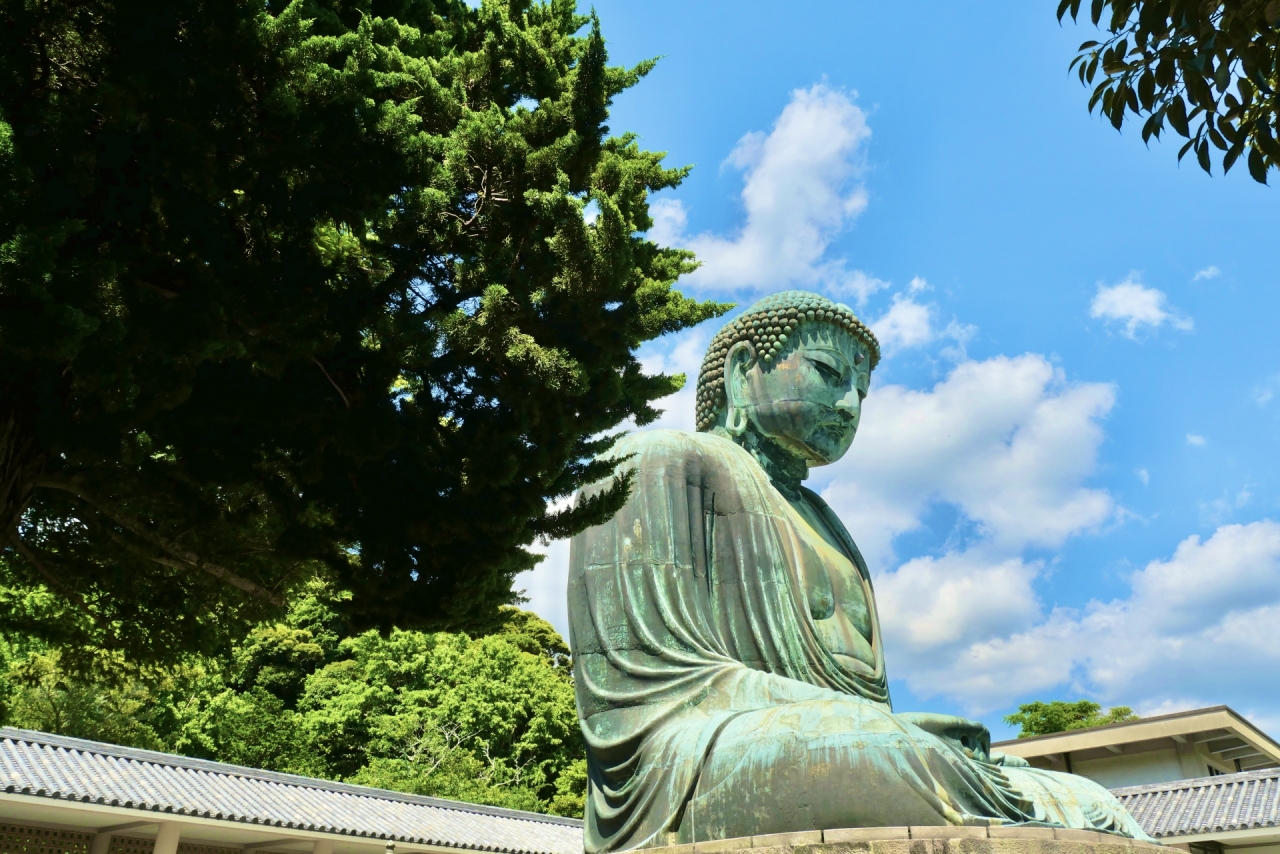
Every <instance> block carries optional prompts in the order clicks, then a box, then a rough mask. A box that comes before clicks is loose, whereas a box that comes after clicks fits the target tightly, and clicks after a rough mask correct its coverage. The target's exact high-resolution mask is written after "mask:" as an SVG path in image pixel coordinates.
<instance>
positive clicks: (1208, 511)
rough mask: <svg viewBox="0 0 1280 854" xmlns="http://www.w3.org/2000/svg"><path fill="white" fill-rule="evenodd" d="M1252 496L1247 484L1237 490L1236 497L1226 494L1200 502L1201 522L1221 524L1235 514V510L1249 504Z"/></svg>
mask: <svg viewBox="0 0 1280 854" xmlns="http://www.w3.org/2000/svg"><path fill="white" fill-rule="evenodd" d="M1252 498H1253V493H1252V492H1250V491H1249V487H1247V486H1246V487H1244V488H1243V489H1241V490H1240V491H1239V492H1237V493H1236V494H1235V497H1234V498H1232V497H1228V496H1225V495H1224V496H1223V497H1221V498H1216V499H1214V500H1213V501H1202V502H1201V503H1200V522H1201V524H1204V525H1221V524H1222V523H1223V522H1225V521H1227V520H1228V519H1230V518H1231V517H1232V516H1233V515H1235V511H1237V510H1240V509H1242V508H1244V507H1246V506H1248V504H1249V501H1250V500H1251V499H1252Z"/></svg>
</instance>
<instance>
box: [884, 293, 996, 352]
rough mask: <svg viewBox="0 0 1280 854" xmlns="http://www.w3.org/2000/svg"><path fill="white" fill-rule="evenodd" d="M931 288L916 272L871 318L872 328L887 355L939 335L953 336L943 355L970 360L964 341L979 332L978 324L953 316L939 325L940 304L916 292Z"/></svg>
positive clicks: (944, 337)
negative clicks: (921, 299)
mask: <svg viewBox="0 0 1280 854" xmlns="http://www.w3.org/2000/svg"><path fill="white" fill-rule="evenodd" d="M927 290H930V287H929V283H928V282H927V281H925V280H924V279H923V278H921V277H920V276H916V277H915V278H913V279H912V280H911V281H910V282H909V283H907V287H906V290H904V291H899V292H898V293H896V294H894V295H893V300H892V302H891V303H890V305H889V309H888V311H886V312H885V313H884V314H883V315H882V316H881V317H880V318H879V319H877V320H873V321H871V331H873V332H874V333H875V334H876V338H877V339H879V341H880V347H881V348H882V350H883V351H884V354H885V357H886V358H888V357H892V356H893V355H894V354H896V353H898V352H899V351H901V350H905V349H908V348H910V347H920V346H923V345H925V344H931V343H933V342H934V341H938V340H940V339H950V340H951V341H952V342H953V343H952V345H951V346H948V347H944V348H943V349H942V350H941V355H942V357H943V358H944V359H947V360H948V361H951V362H963V361H966V360H967V358H968V357H967V355H966V352H965V345H967V344H968V343H969V341H970V340H971V339H972V338H973V336H974V335H975V334H977V331H978V329H977V327H976V326H970V325H967V324H962V323H960V322H959V321H956V320H952V321H951V322H950V323H948V324H947V325H946V326H945V327H944V328H942V329H938V328H937V325H936V322H935V321H936V317H937V313H938V307H937V306H936V305H934V304H933V303H922V302H919V301H918V300H917V299H916V296H917V295H919V294H922V293H924V292H925V291H927Z"/></svg>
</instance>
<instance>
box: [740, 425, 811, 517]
mask: <svg viewBox="0 0 1280 854" xmlns="http://www.w3.org/2000/svg"><path fill="white" fill-rule="evenodd" d="M742 439H743V441H742V447H743V448H745V449H746V450H747V452H748V453H750V454H751V456H753V457H755V458H756V462H758V463H759V464H760V468H762V469H764V473H765V474H767V475H768V476H769V480H770V481H771V482H772V483H773V485H774V486H775V487H777V489H778V491H779V492H781V493H782V494H783V495H785V496H786V497H787V498H789V499H791V500H793V501H795V500H797V499H799V498H800V481H802V480H804V479H805V478H806V477H808V476H809V465H808V463H806V462H805V461H804V460H803V459H802V458H801V457H799V456H797V455H795V454H793V453H791V452H790V451H788V450H787V449H786V448H784V447H782V446H781V445H779V444H778V443H777V442H775V441H773V440H772V439H770V438H768V437H767V436H761V435H760V434H759V433H757V432H756V431H755V430H752V429H748V430H747V431H746V433H745V434H744V435H743V436H742Z"/></svg>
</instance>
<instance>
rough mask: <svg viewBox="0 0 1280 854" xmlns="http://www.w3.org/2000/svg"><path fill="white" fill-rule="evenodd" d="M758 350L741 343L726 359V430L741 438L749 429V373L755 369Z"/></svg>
mask: <svg viewBox="0 0 1280 854" xmlns="http://www.w3.org/2000/svg"><path fill="white" fill-rule="evenodd" d="M755 364H756V348H755V347H753V346H752V345H751V342H750V341H739V342H738V343H737V344H734V345H733V346H732V347H730V348H729V352H728V353H727V354H725V357H724V396H725V415H724V429H725V430H727V431H728V432H729V433H730V434H731V435H734V436H741V435H742V434H743V433H744V432H745V431H746V429H747V409H746V403H747V372H748V371H750V370H751V369H752V368H754V367H755Z"/></svg>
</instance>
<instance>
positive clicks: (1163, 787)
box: [1112, 769, 1280, 839]
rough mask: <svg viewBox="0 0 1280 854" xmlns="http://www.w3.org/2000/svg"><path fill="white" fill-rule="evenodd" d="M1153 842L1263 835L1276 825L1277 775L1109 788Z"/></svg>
mask: <svg viewBox="0 0 1280 854" xmlns="http://www.w3.org/2000/svg"><path fill="white" fill-rule="evenodd" d="M1112 794H1114V795H1115V796H1116V797H1117V798H1119V799H1120V803H1122V804H1124V806H1125V809H1127V810H1128V811H1129V812H1130V814H1132V815H1133V817H1134V818H1135V819H1137V820H1138V823H1139V824H1141V825H1142V827H1143V829H1144V830H1146V831H1147V833H1149V834H1151V835H1152V836H1154V837H1155V838H1156V839H1167V838H1169V837H1188V836H1191V837H1195V836H1207V837H1218V838H1221V837H1222V835H1223V834H1225V833H1231V834H1235V835H1236V836H1241V835H1243V833H1241V832H1243V831H1254V832H1265V830H1266V829H1268V828H1271V829H1274V828H1277V827H1280V771H1277V770H1274V769H1273V770H1270V771H1245V772H1243V773H1240V774H1222V775H1219V776H1217V777H1199V778H1197V779H1194V780H1176V781H1174V782H1171V783H1151V784H1148V785H1145V786H1129V787H1127V788H1124V789H1112Z"/></svg>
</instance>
